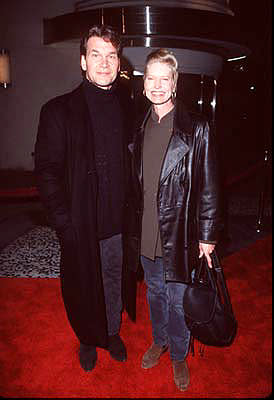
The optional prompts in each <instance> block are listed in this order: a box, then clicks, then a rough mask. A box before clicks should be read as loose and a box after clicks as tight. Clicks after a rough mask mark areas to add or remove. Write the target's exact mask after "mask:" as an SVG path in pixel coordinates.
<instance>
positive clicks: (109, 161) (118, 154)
mask: <svg viewBox="0 0 274 400" xmlns="http://www.w3.org/2000/svg"><path fill="white" fill-rule="evenodd" d="M83 87H84V92H85V96H86V99H87V103H88V108H89V114H90V118H91V124H92V128H93V133H94V138H93V143H94V158H95V164H96V171H97V179H98V198H97V222H98V224H97V226H98V238H99V239H106V238H108V237H111V236H113V235H115V234H118V233H121V231H122V209H123V202H124V192H125V191H124V169H123V140H122V139H123V138H122V135H123V123H122V110H121V106H120V103H119V101H118V98H117V94H116V92H117V88H116V85H115V84H114V85H113V86H112V88H111V89H109V90H104V89H101V88H99V87H97V86H95V85H94V84H92V83H90V82H89V81H88V80H87V79H86V78H85V79H84V83H83Z"/></svg>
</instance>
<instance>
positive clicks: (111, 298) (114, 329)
mask: <svg viewBox="0 0 274 400" xmlns="http://www.w3.org/2000/svg"><path fill="white" fill-rule="evenodd" d="M99 244H100V253H101V264H102V276H103V285H104V294H105V304H106V314H107V322H108V335H109V336H110V335H115V334H117V333H119V331H120V325H121V313H122V293H121V291H122V235H121V234H119V235H114V236H112V237H110V238H108V239H104V240H100V242H99Z"/></svg>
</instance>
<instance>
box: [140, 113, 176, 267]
mask: <svg viewBox="0 0 274 400" xmlns="http://www.w3.org/2000/svg"><path fill="white" fill-rule="evenodd" d="M173 117H174V108H173V109H172V110H171V111H170V112H169V113H168V114H166V115H165V116H164V117H163V118H162V119H161V121H160V122H158V119H159V118H158V116H157V114H156V113H155V111H154V110H153V111H152V113H151V116H150V118H149V119H148V121H147V123H146V126H145V134H144V145H143V183H144V213H143V222H142V241H141V254H142V255H143V256H145V257H148V258H150V259H152V260H154V259H155V257H156V256H157V257H162V250H161V240H160V237H159V223H158V212H157V193H158V187H159V179H160V175H161V169H162V164H163V161H164V157H165V154H166V151H167V148H168V144H169V141H170V138H171V135H172V131H173Z"/></svg>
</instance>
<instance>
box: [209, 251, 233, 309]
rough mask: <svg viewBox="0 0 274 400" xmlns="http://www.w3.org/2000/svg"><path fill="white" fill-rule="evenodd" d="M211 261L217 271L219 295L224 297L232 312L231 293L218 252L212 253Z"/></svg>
mask: <svg viewBox="0 0 274 400" xmlns="http://www.w3.org/2000/svg"><path fill="white" fill-rule="evenodd" d="M211 259H212V264H213V268H214V270H215V271H216V284H217V288H218V290H219V293H220V294H221V295H222V296H223V300H224V304H225V305H226V306H227V307H229V309H230V311H231V312H232V304H231V300H230V296H229V292H228V289H227V285H226V280H225V276H224V272H223V268H222V265H221V263H220V260H219V257H218V255H217V252H216V250H214V251H213V252H212V253H211Z"/></svg>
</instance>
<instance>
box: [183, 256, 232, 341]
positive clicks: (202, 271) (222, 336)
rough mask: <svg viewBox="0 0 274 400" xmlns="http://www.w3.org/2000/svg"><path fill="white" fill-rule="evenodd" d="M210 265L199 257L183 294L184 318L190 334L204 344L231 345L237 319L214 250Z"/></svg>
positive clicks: (204, 258)
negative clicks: (198, 262) (192, 276)
mask: <svg viewBox="0 0 274 400" xmlns="http://www.w3.org/2000/svg"><path fill="white" fill-rule="evenodd" d="M211 259H212V264H213V268H209V266H208V264H207V260H206V257H205V256H203V257H202V258H201V261H200V264H199V266H198V268H197V269H196V271H195V275H194V278H193V282H192V283H191V284H190V285H188V287H187V288H186V290H185V294H184V298H183V307H184V313H185V322H186V325H187V327H188V328H189V330H190V332H191V335H192V338H194V339H197V340H198V341H199V342H201V343H202V344H204V345H209V346H219V347H224V346H230V345H231V344H232V342H233V341H234V338H235V336H236V332H237V321H236V318H235V315H234V313H233V310H232V305H231V301H230V297H229V293H228V289H227V286H226V282H225V277H224V274H223V270H222V267H221V264H220V261H219V259H218V256H217V254H216V251H215V250H214V251H213V252H212V253H211Z"/></svg>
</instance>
